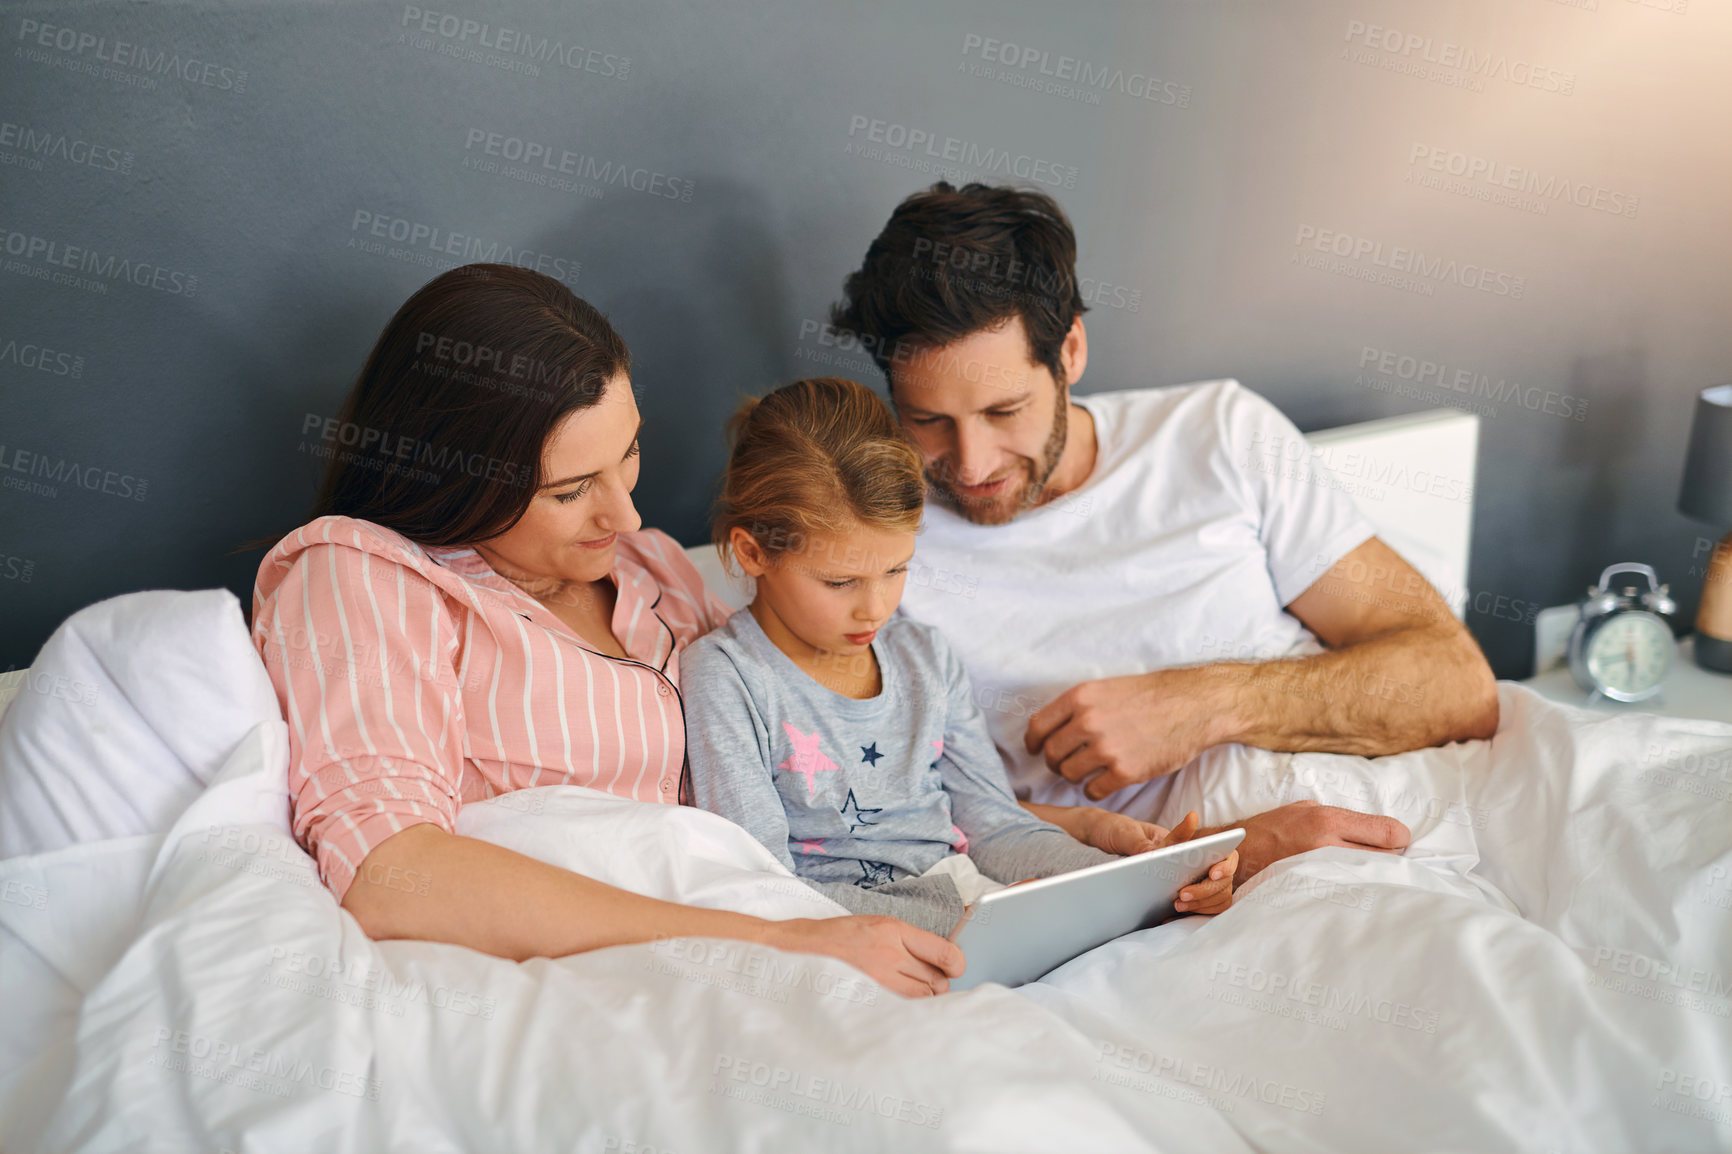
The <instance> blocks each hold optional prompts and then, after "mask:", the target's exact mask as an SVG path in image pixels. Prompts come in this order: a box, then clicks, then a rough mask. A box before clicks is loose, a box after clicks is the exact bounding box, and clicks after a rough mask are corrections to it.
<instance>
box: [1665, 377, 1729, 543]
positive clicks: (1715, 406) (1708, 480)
mask: <svg viewBox="0 0 1732 1154" xmlns="http://www.w3.org/2000/svg"><path fill="white" fill-rule="evenodd" d="M1678 511H1679V512H1680V513H1683V514H1684V515H1685V516H1686V517H1694V518H1696V520H1698V521H1707V522H1709V523H1710V524H1714V525H1720V526H1727V525H1732V385H1716V386H1715V387H1714V388H1711V389H1703V390H1702V392H1701V395H1699V396H1698V397H1697V398H1696V415H1695V418H1694V419H1693V420H1691V422H1690V452H1689V455H1688V456H1686V457H1685V458H1684V484H1683V485H1682V486H1681V487H1680V488H1679V490H1678Z"/></svg>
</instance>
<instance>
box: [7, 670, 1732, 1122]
mask: <svg viewBox="0 0 1732 1154" xmlns="http://www.w3.org/2000/svg"><path fill="white" fill-rule="evenodd" d="M1502 704H1503V721H1502V726H1501V729H1500V733H1499V735H1498V737H1497V738H1496V740H1494V741H1492V742H1478V743H1470V744H1464V745H1457V746H1451V747H1448V748H1445V749H1441V750H1428V751H1422V752H1419V753H1414V754H1407V755H1403V756H1400V757H1392V758H1384V759H1380V760H1377V761H1366V760H1363V759H1359V758H1351V757H1342V756H1334V755H1277V754H1269V753H1264V752H1261V751H1255V750H1246V749H1240V748H1237V747H1228V748H1224V749H1221V750H1216V751H1213V752H1212V753H1211V754H1210V755H1208V756H1207V757H1205V758H1204V759H1203V760H1202V761H1201V762H1200V763H1199V764H1197V765H1195V766H1193V767H1191V768H1190V769H1187V770H1186V771H1185V773H1184V774H1183V775H1182V777H1181V779H1180V782H1179V786H1178V788H1176V789H1175V790H1174V797H1173V799H1172V803H1171V808H1172V809H1174V810H1177V811H1182V810H1183V809H1185V808H1189V807H1193V806H1195V807H1197V808H1200V809H1202V810H1203V812H1204V815H1205V817H1206V819H1207V821H1209V822H1210V823H1218V822H1220V821H1223V820H1230V819H1231V818H1234V817H1237V816H1241V815H1244V814H1249V813H1253V812H1257V811H1260V810H1263V809H1267V808H1269V807H1271V806H1273V805H1276V804H1280V803H1283V802H1287V801H1293V800H1301V799H1306V798H1310V799H1315V800H1318V801H1321V802H1325V803H1333V804H1341V805H1349V806H1352V807H1354V808H1358V809H1365V810H1372V811H1376V812H1382V813H1388V814H1391V815H1392V816H1395V817H1398V818H1401V819H1402V820H1403V821H1405V822H1407V823H1408V825H1409V826H1411V827H1412V829H1413V831H1414V834H1415V839H1414V844H1413V846H1412V848H1411V849H1410V850H1409V852H1408V853H1407V854H1406V855H1405V856H1404V857H1389V856H1384V855H1372V854H1362V853H1354V852H1348V851H1344V850H1327V851H1318V852H1315V853H1311V854H1307V855H1304V856H1302V857H1299V858H1294V859H1289V860H1287V861H1285V862H1282V863H1279V864H1278V865H1276V866H1275V867H1272V868H1271V869H1269V870H1266V871H1265V872H1264V873H1263V874H1262V875H1261V876H1259V877H1258V878H1257V879H1255V880H1254V882H1253V884H1252V885H1250V886H1248V887H1246V888H1245V889H1244V890H1243V891H1242V897H1241V899H1240V901H1239V902H1238V904H1237V905H1236V906H1235V907H1234V909H1233V910H1231V911H1230V912H1229V913H1227V914H1225V915H1222V916H1221V917H1218V918H1215V919H1212V920H1211V919H1200V918H1190V919H1185V920H1183V921H1180V922H1176V923H1172V924H1170V925H1168V926H1164V927H1161V928H1159V929H1156V930H1150V931H1146V932H1144V933H1141V934H1135V935H1132V936H1130V937H1128V938H1124V939H1121V940H1120V941H1118V942H1115V943H1113V944H1111V945H1109V946H1106V947H1103V948H1102V949H1099V950H1096V951H1094V952H1092V953H1091V954H1088V955H1085V956H1084V957H1082V958H1079V959H1077V960H1076V961H1074V962H1072V963H1071V964H1070V965H1068V966H1066V967H1064V968H1062V969H1061V970H1059V971H1058V972H1056V973H1055V974H1053V975H1051V976H1050V977H1049V978H1047V979H1046V980H1045V981H1043V982H1040V983H1036V984H1034V985H1031V986H1027V987H1023V988H1022V989H1020V990H1016V991H1007V990H1004V989H1002V988H999V987H993V986H988V987H985V988H982V989H980V990H976V991H972V992H969V993H966V994H957V995H950V996H946V997H943V998H937V999H929V1000H924V1001H918V1002H912V1001H903V1000H901V999H899V998H897V997H895V996H894V995H891V994H889V993H888V992H886V991H884V990H881V989H879V988H878V987H876V986H874V985H873V984H871V983H870V982H869V981H868V980H867V979H865V978H864V977H863V976H862V975H860V974H858V973H857V972H855V971H853V970H851V969H849V968H848V967H846V966H844V965H842V964H840V963H837V962H832V961H827V960H823V959H817V958H811V957H804V956H799V955H791V954H782V953H778V952H776V951H773V950H768V949H763V948H756V947H749V946H745V945H742V944H739V943H729V942H718V941H703V940H676V941H668V942H660V943H654V944H650V945H640V946H631V947H621V948H617V949H611V950H605V951H599V952H596V953H592V954H587V955H582V956H578V957H572V958H566V959H562V960H559V961H536V962H530V963H526V964H522V965H517V964H512V963H508V962H504V961H500V960H498V959H494V958H489V957H487V956H484V955H481V954H478V953H475V952H473V951H469V950H464V949H460V948H456V947H449V946H439V945H428V944H419V943H393V942H386V943H374V942H371V941H369V940H367V939H366V938H365V937H364V935H362V934H361V933H360V932H359V930H358V929H357V927H356V925H355V923H354V922H353V921H352V920H351V919H350V918H349V917H348V916H347V915H346V914H344V913H342V912H341V911H340V910H339V909H338V907H337V906H336V904H335V903H334V902H333V901H332V900H331V898H330V896H329V894H328V893H327V892H326V891H325V890H324V889H323V888H322V887H321V886H319V885H318V884H317V882H316V879H315V876H314V872H313V867H312V863H311V861H310V860H309V859H308V858H307V857H306V856H305V855H304V854H303V853H301V851H300V850H299V849H298V848H296V847H295V846H294V844H293V843H292V842H291V841H290V840H289V839H288V837H287V836H286V832H285V829H286V827H285V824H284V809H285V802H284V794H283V791H282V787H283V763H284V756H285V755H284V737H283V732H282V728H281V726H280V724H278V723H274V722H272V723H266V724H265V725H262V726H260V727H259V728H258V729H257V730H255V731H254V732H253V734H252V735H251V736H250V737H249V738H248V739H247V741H245V742H243V743H242V745H241V746H240V748H238V749H237V750H236V752H235V754H234V756H233V757H231V758H230V761H229V764H228V766H227V767H226V768H225V770H224V771H223V773H222V774H221V775H220V776H219V778H218V780H217V782H216V783H215V784H214V785H213V786H212V787H211V789H210V790H209V791H208V792H207V793H206V794H205V795H204V796H203V797H202V798H201V799H200V800H199V801H198V802H197V803H196V804H195V805H194V806H193V808H192V809H191V810H189V811H188V812H187V813H186V814H185V815H183V816H182V818H181V819H180V820H179V822H178V823H177V824H176V825H175V827H174V829H173V830H172V831H171V832H170V833H169V834H168V836H167V837H166V838H161V837H139V838H131V839H126V840H122V841H111V842H101V843H96V844H93V845H84V846H74V847H71V848H69V849H65V850H61V851H58V852H56V853H52V854H43V855H39V856H35V857H28V858H17V859H13V860H10V861H6V862H0V897H4V898H5V900H4V901H0V973H3V974H4V983H5V998H4V1006H5V1014H6V1026H5V1030H4V1033H3V1035H0V1148H4V1149H6V1150H8V1151H10V1150H32V1149H42V1150H55V1151H59V1150H117V1149H125V1150H134V1149H136V1150H176V1151H179V1150H212V1151H215V1150H224V1149H226V1150H233V1151H266V1150H282V1151H309V1150H320V1151H325V1150H331V1151H336V1150H358V1151H375V1150H399V1149H401V1150H417V1151H420V1150H429V1151H437V1150H501V1151H503V1150H537V1151H539V1150H580V1151H597V1152H603V1151H618V1152H622V1154H631V1152H634V1151H635V1152H648V1151H680V1152H690V1151H704V1150H715V1151H744V1150H764V1151H802V1150H893V1151H903V1150H910V1151H912V1150H979V1151H994V1152H996V1151H1017V1150H1057V1151H1073V1150H1089V1151H1114V1150H1160V1151H1191V1150H1195V1151H1208V1152H1216V1151H1233V1150H1243V1149H1259V1150H1330V1151H1348V1150H1367V1151H1370V1150H1379V1151H1387V1150H1518V1149H1519V1150H1559V1151H1564V1150H1570V1151H1576V1150H1579V1151H1595V1152H1599V1151H1613V1150H1641V1151H1654V1150H1711V1149H1724V1148H1728V1147H1732V801H1729V797H1732V727H1728V726H1724V725H1717V724H1713V723H1707V722H1687V721H1676V720H1667V719H1661V718H1657V717H1653V716H1651V715H1642V714H1632V715H1628V716H1623V717H1615V718H1600V717H1598V716H1597V715H1589V714H1586V713H1583V712H1580V711H1573V710H1567V709H1563V708H1561V707H1558V706H1554V705H1550V704H1547V703H1546V702H1544V701H1542V700H1541V699H1539V698H1537V697H1536V696H1534V695H1533V694H1531V693H1529V692H1527V691H1525V690H1522V689H1520V688H1517V687H1513V686H1508V685H1506V686H1503V687H1502ZM1205 799H1206V800H1205ZM461 828H462V831H463V832H465V833H468V834H471V835H474V836H477V837H483V838H487V839H488V840H491V841H495V842H498V843H500V844H505V845H509V846H512V847H513V848H516V849H519V850H522V851H523V852H526V853H531V854H534V855H535V856H537V857H541V858H543V859H545V860H549V861H553V862H556V863H558V864H562V865H566V866H568V867H570V868H573V869H578V870H581V871H583V872H585V873H588V874H591V875H594V876H598V877H601V878H604V879H606V880H609V881H612V882H615V883H616V884H620V885H625V886H628V887H630V888H632V889H636V890H639V891H641V892H646V893H652V894H655V895H657V896H661V897H667V898H671V899H676V900H681V901H687V902H692V903H695V904H700V905H709V906H718V907H727V908H733V909H739V910H743V911H747V912H752V913H758V914H763V915H767V916H772V917H792V916H822V915H824V914H826V913H835V912H838V907H835V906H833V905H831V904H830V903H829V902H828V901H826V900H825V899H823V898H820V897H818V896H817V895H814V894H812V893H811V892H810V891H808V890H806V889H805V888H804V887H803V886H801V885H800V884H799V883H797V882H796V881H794V880H793V879H792V878H790V877H788V876H787V875H786V873H784V872H783V871H782V870H781V869H780V867H779V866H777V865H776V864H775V862H774V861H773V859H771V858H770V856H769V855H768V854H767V853H765V852H764V851H763V850H762V848H761V847H759V846H757V845H756V843H754V842H752V841H751V840H750V838H748V837H747V836H746V835H745V834H744V833H743V832H741V831H739V830H737V829H735V828H734V827H733V826H731V825H729V824H727V823H726V822H724V821H722V820H720V819H718V818H715V817H713V816H711V815H708V814H703V813H698V812H694V811H690V810H676V809H673V808H671V807H663V806H652V805H641V804H638V803H633V802H627V801H621V800H619V799H616V798H612V797H609V796H606V795H603V794H598V793H595V792H592V791H588V790H582V789H576V788H571V787H554V788H549V789H541V790H533V791H524V792H521V793H517V794H512V795H509V796H507V797H505V798H500V799H496V800H494V801H492V802H488V803H485V804H482V805H476V806H470V807H468V808H466V809H465V810H464V812H463V815H462V826H461ZM394 884H399V885H400V886H401V887H402V888H404V889H405V890H406V891H413V890H414V889H416V888H417V885H418V881H417V879H416V878H414V877H413V876H407V875H406V876H403V877H401V878H398V879H394Z"/></svg>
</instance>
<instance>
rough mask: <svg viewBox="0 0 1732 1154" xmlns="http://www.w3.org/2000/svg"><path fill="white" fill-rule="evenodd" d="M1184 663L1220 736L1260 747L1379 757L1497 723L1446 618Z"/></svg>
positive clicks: (1491, 700)
mask: <svg viewBox="0 0 1732 1154" xmlns="http://www.w3.org/2000/svg"><path fill="white" fill-rule="evenodd" d="M1175 672H1181V671H1175ZM1182 672H1186V673H1190V674H1192V675H1193V676H1196V677H1198V678H1199V679H1202V680H1203V681H1204V682H1206V683H1207V684H1208V685H1211V686H1213V688H1214V690H1215V696H1217V698H1218V699H1219V700H1220V701H1221V702H1222V706H1223V708H1222V711H1221V713H1220V717H1221V737H1220V740H1222V741H1236V742H1239V743H1241V744H1244V745H1253V746H1257V747H1259V748H1262V749H1272V750H1281V751H1285V752H1294V753H1302V752H1324V753H1352V754H1359V755H1361V756H1364V757H1377V756H1380V755H1382V754H1388V753H1400V752H1403V751H1406V750H1410V749H1420V748H1424V747H1426V746H1433V745H1442V744H1445V743H1447V742H1450V741H1461V740H1468V739H1474V738H1488V737H1490V736H1492V734H1494V733H1495V732H1496V731H1497V717H1498V706H1497V683H1496V681H1495V680H1494V679H1493V677H1492V674H1491V670H1490V668H1489V667H1488V666H1487V665H1486V663H1485V658H1484V656H1483V655H1482V654H1481V653H1480V651H1479V647H1478V646H1477V645H1475V644H1474V642H1473V639H1472V637H1471V636H1469V635H1468V633H1467V632H1466V630H1465V629H1462V628H1460V626H1459V625H1457V624H1455V623H1454V622H1453V619H1452V621H1451V622H1449V623H1447V624H1441V625H1424V626H1416V627H1413V628H1409V629H1402V630H1398V631H1395V632H1391V633H1388V634H1386V635H1384V636H1382V637H1376V638H1372V639H1370V640H1367V641H1363V642H1360V643H1358V644H1355V645H1351V646H1346V647H1343V648H1340V649H1334V650H1330V651H1328V652H1325V653H1319V654H1317V655H1315V656H1312V657H1299V658H1292V659H1289V660H1283V661H1269V662H1260V663H1224V664H1219V665H1211V666H1203V667H1201V668H1198V669H1195V670H1187V671H1182Z"/></svg>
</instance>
